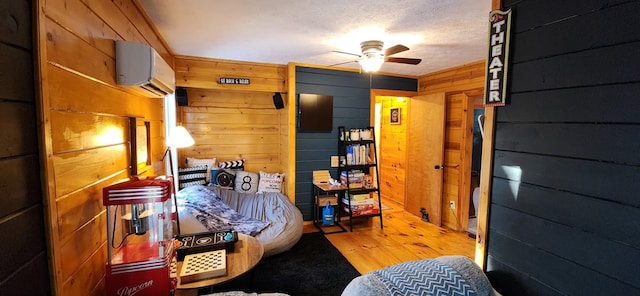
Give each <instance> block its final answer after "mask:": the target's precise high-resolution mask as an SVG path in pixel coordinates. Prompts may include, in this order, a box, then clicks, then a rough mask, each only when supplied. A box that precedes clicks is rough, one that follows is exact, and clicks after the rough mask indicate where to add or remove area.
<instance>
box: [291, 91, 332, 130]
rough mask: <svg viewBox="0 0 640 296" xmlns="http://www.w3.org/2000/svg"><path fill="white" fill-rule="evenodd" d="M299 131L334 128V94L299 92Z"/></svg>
mask: <svg viewBox="0 0 640 296" xmlns="http://www.w3.org/2000/svg"><path fill="white" fill-rule="evenodd" d="M298 106H299V108H298V131H300V132H327V133H330V132H331V130H332V129H333V96H326V95H318V94H299V105H298Z"/></svg>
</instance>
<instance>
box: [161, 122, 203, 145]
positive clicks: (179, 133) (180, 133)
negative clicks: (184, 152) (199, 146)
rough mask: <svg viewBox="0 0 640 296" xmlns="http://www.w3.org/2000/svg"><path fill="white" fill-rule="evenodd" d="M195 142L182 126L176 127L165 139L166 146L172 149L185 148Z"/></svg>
mask: <svg viewBox="0 0 640 296" xmlns="http://www.w3.org/2000/svg"><path fill="white" fill-rule="evenodd" d="M195 143H196V141H194V140H193V137H191V135H190V134H189V132H188V131H187V129H186V128H184V127H183V126H176V128H175V129H173V131H171V135H170V136H169V137H168V138H167V146H169V147H172V148H185V147H190V146H193V144H195Z"/></svg>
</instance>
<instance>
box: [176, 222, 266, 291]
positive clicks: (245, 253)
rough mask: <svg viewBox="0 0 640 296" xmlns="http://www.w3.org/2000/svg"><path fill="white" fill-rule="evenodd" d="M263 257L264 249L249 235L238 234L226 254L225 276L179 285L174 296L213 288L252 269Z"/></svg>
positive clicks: (180, 266)
mask: <svg viewBox="0 0 640 296" xmlns="http://www.w3.org/2000/svg"><path fill="white" fill-rule="evenodd" d="M263 255H264V247H262V244H260V242H259V241H258V240H257V239H256V238H254V237H252V236H249V235H246V234H242V233H238V241H237V242H236V245H235V247H234V251H233V252H232V253H227V275H225V276H221V277H214V278H210V279H205V280H200V281H196V282H192V283H188V284H182V283H180V280H178V286H177V289H176V296H192V295H193V296H196V295H198V288H204V287H207V286H213V285H217V284H221V283H224V282H226V281H229V280H232V279H234V278H236V277H238V276H240V275H243V274H244V273H246V272H248V271H250V270H251V269H253V268H254V267H255V266H256V264H258V262H260V260H261V259H262V256H263ZM181 268H182V261H179V262H178V272H180V269H181ZM178 278H179V277H178Z"/></svg>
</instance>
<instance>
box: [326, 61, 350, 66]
mask: <svg viewBox="0 0 640 296" xmlns="http://www.w3.org/2000/svg"><path fill="white" fill-rule="evenodd" d="M357 62H358V60H353V61H347V62H342V63H337V64H333V65H329V66H327V67H333V66H340V65H344V64H348V63H357Z"/></svg>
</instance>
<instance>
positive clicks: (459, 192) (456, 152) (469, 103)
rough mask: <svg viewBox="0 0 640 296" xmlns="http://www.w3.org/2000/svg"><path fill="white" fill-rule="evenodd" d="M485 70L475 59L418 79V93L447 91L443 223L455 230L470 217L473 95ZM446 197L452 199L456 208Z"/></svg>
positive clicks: (481, 85) (480, 89)
mask: <svg viewBox="0 0 640 296" xmlns="http://www.w3.org/2000/svg"><path fill="white" fill-rule="evenodd" d="M484 71H485V62H484V61H478V62H474V63H471V64H466V65H461V66H459V67H455V68H451V69H446V70H443V71H439V72H436V73H432V74H428V75H425V76H421V77H420V78H419V79H418V81H419V82H418V83H419V94H420V95H426V94H433V93H445V95H446V116H445V118H446V119H445V120H446V126H445V169H444V186H443V194H442V205H443V207H445V208H443V209H442V225H443V226H445V227H448V228H451V229H455V230H466V229H467V224H468V219H469V217H468V211H469V204H470V203H471V192H470V191H471V190H470V180H471V153H472V149H471V148H472V142H471V139H472V138H473V108H474V98H475V97H477V96H479V95H482V92H483V88H484ZM449 201H455V203H456V209H455V211H452V210H451V209H450V208H449Z"/></svg>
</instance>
